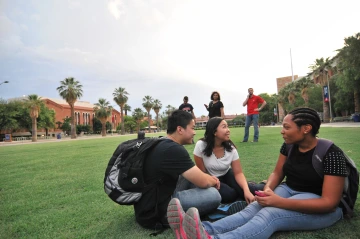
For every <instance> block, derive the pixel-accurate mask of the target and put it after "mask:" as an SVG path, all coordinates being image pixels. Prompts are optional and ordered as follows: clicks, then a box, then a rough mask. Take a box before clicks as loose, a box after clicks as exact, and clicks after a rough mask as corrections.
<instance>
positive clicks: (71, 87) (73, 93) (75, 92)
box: [56, 77, 83, 139]
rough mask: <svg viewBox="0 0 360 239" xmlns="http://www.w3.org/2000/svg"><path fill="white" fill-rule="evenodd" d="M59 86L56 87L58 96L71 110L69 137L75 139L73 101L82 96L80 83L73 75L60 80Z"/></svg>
mask: <svg viewBox="0 0 360 239" xmlns="http://www.w3.org/2000/svg"><path fill="white" fill-rule="evenodd" d="M60 84H61V85H60V86H59V87H58V88H56V89H57V91H59V94H60V96H61V97H62V98H63V99H64V100H66V102H67V103H68V104H69V106H70V110H71V138H72V139H76V131H75V110H74V105H75V102H76V101H77V100H78V99H80V97H81V96H82V93H83V91H82V85H80V82H79V81H76V80H75V79H74V78H73V77H68V78H65V79H64V80H62V81H60Z"/></svg>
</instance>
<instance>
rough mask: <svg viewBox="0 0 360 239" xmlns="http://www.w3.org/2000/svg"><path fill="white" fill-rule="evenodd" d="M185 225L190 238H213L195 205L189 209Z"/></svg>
mask: <svg viewBox="0 0 360 239" xmlns="http://www.w3.org/2000/svg"><path fill="white" fill-rule="evenodd" d="M183 227H184V230H185V233H186V236H187V238H188V239H211V237H210V236H209V234H208V233H207V232H206V231H205V229H204V227H203V226H202V224H201V221H200V216H199V211H198V210H197V209H196V208H194V207H192V208H189V210H187V212H186V214H185V220H184V222H183Z"/></svg>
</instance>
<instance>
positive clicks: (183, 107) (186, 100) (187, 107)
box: [179, 96, 196, 144]
mask: <svg viewBox="0 0 360 239" xmlns="http://www.w3.org/2000/svg"><path fill="white" fill-rule="evenodd" d="M183 101H184V103H182V104H181V105H180V106H179V110H183V111H186V112H188V113H190V114H191V115H192V117H193V119H194V122H195V125H196V118H195V114H194V107H193V106H192V105H191V104H189V97H187V96H184V99H183ZM192 143H193V144H194V143H195V142H194V139H193V140H192Z"/></svg>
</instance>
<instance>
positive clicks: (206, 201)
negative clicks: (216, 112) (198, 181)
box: [173, 175, 221, 215]
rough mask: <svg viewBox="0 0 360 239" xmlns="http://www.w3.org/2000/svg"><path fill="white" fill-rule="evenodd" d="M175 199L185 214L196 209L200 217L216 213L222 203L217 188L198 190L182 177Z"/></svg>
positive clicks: (178, 183)
mask: <svg viewBox="0 0 360 239" xmlns="http://www.w3.org/2000/svg"><path fill="white" fill-rule="evenodd" d="M173 197H174V198H177V199H179V200H180V202H181V206H182V208H183V209H184V211H185V212H186V211H187V210H188V209H189V208H191V207H196V208H197V209H198V210H199V214H200V215H206V214H208V213H210V212H212V211H214V210H215V209H216V208H217V207H218V206H219V205H220V202H221V196H220V193H219V191H218V190H217V189H216V188H214V187H210V188H205V189H203V188H198V187H196V186H195V185H194V184H192V183H191V182H189V181H188V180H187V179H185V178H184V177H183V176H181V175H180V176H179V179H178V182H177V185H176V188H175V191H174V194H173Z"/></svg>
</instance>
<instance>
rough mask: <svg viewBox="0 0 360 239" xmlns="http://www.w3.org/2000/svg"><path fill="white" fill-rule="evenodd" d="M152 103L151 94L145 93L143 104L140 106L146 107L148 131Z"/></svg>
mask: <svg viewBox="0 0 360 239" xmlns="http://www.w3.org/2000/svg"><path fill="white" fill-rule="evenodd" d="M153 105H154V99H153V98H152V97H151V96H149V95H146V96H145V97H144V98H143V104H142V106H143V107H144V108H145V109H146V111H147V114H148V126H149V132H151V130H150V110H151V109H152V107H153Z"/></svg>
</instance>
